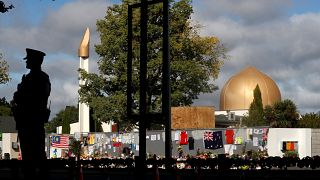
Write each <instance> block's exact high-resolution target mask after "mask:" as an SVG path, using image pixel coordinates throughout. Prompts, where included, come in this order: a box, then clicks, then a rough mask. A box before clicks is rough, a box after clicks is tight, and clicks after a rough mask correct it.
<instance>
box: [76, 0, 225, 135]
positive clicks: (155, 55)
mask: <svg viewBox="0 0 320 180" xmlns="http://www.w3.org/2000/svg"><path fill="white" fill-rule="evenodd" d="M136 2H140V1H136V0H123V1H122V4H117V5H113V6H111V7H109V8H108V9H107V12H106V16H105V18H104V19H100V20H98V21H97V30H98V32H99V33H100V39H101V44H98V45H96V46H95V48H96V49H95V50H96V52H97V53H98V54H99V55H100V57H101V59H100V60H99V62H98V65H99V71H100V73H99V74H87V73H86V72H84V71H83V70H80V72H81V78H82V79H84V80H85V82H86V83H85V85H83V86H81V88H80V90H79V93H80V97H81V98H80V101H81V102H86V103H88V104H89V105H90V107H92V108H93V112H94V114H93V118H94V120H96V121H99V122H110V121H113V122H115V123H118V124H119V125H120V129H121V130H124V129H127V130H128V128H132V127H133V124H134V122H133V121H130V120H129V119H127V117H126V105H127V100H126V88H127V87H126V83H127V67H126V66H127V45H128V42H127V19H128V15H127V7H128V4H134V3H136ZM148 11H149V13H148V15H149V18H148V51H147V59H148V62H147V67H148V69H147V83H146V84H145V85H146V86H147V106H148V108H147V111H148V112H160V111H161V84H162V35H163V34H162V24H163V17H162V3H159V4H155V5H152V6H149V8H148ZM192 13H193V10H192V6H191V1H190V0H180V1H174V2H173V3H172V4H171V8H170V20H169V21H170V22H169V23H170V24H169V27H170V35H169V36H170V61H171V63H170V64H171V77H170V79H171V93H172V94H171V96H172V102H171V103H172V106H188V105H191V104H192V102H193V100H194V99H197V98H198V95H199V94H200V93H210V92H213V91H214V90H216V89H217V86H216V85H215V84H214V80H215V79H216V78H217V77H218V74H219V71H220V67H221V65H222V64H223V61H224V60H225V59H226V58H227V57H226V55H225V48H224V47H223V45H222V44H221V43H220V41H219V39H218V38H217V37H201V36H200V35H199V34H198V31H199V26H198V25H191V22H190V18H191V14H192ZM132 22H133V28H132V29H133V42H132V47H133V59H132V62H133V67H132V69H133V83H132V85H133V93H132V96H133V98H134V101H133V103H134V104H133V107H134V109H133V111H134V112H138V109H139V87H140V85H139V69H140V67H139V62H140V27H139V24H140V10H139V8H136V9H134V10H133V19H132Z"/></svg>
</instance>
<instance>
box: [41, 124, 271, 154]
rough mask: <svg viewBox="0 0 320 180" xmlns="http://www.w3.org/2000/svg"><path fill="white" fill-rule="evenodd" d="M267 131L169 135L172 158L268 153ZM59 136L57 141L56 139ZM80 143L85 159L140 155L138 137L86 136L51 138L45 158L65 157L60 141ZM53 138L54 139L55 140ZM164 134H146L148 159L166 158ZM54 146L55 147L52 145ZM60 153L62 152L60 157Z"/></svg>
mask: <svg viewBox="0 0 320 180" xmlns="http://www.w3.org/2000/svg"><path fill="white" fill-rule="evenodd" d="M268 130H269V129H268V128H266V127H259V128H242V129H237V128H221V129H217V128H215V129H197V130H174V131H172V154H173V156H176V157H179V156H187V155H189V156H196V155H198V154H200V153H201V154H203V153H207V154H213V155H217V154H228V155H233V154H244V153H246V152H248V151H259V150H260V151H267V149H266V146H267V143H268ZM59 136H60V139H59V138H57V137H59ZM63 136H68V137H69V139H73V138H75V139H78V140H81V141H82V152H83V153H84V154H86V155H87V156H88V157H94V156H111V157H113V156H117V157H119V156H123V155H125V154H126V150H128V149H129V151H130V154H131V155H138V154H139V136H138V133H113V132H108V133H86V134H73V135H61V134H50V135H48V138H47V139H49V141H50V142H48V143H47V144H48V149H47V152H48V157H51V158H55V157H61V156H64V155H66V154H67V152H65V151H67V149H68V148H66V147H62V146H59V145H57V144H59V143H67V144H69V143H71V140H70V142H62V139H63V138H62V137H63ZM54 138H55V139H54ZM58 140H60V142H58ZM164 141H165V132H164V131H147V135H146V143H147V153H148V154H149V155H153V154H156V155H159V156H164V155H165V142H164ZM53 142H54V143H55V144H53ZM61 151H63V152H62V153H61Z"/></svg>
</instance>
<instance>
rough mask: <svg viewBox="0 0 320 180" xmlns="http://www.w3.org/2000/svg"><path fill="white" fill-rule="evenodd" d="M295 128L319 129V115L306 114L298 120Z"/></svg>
mask: <svg viewBox="0 0 320 180" xmlns="http://www.w3.org/2000/svg"><path fill="white" fill-rule="evenodd" d="M297 127H299V128H320V114H319V113H306V114H305V115H302V117H301V119H299V121H298V124H297Z"/></svg>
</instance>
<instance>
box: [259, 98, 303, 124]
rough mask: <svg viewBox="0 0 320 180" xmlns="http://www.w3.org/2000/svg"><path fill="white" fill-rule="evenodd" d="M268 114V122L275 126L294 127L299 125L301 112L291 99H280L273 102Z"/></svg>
mask: <svg viewBox="0 0 320 180" xmlns="http://www.w3.org/2000/svg"><path fill="white" fill-rule="evenodd" d="M267 113H268V114H266V112H265V114H266V116H265V118H266V117H270V119H269V120H268V122H270V126H271V127H274V128H293V127H296V126H297V123H298V119H299V113H298V111H297V107H296V105H295V104H294V103H293V102H292V101H291V100H289V99H285V100H283V101H279V102H276V103H274V104H273V106H272V107H271V108H269V107H268V111H267Z"/></svg>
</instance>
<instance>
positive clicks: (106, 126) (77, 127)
mask: <svg viewBox="0 0 320 180" xmlns="http://www.w3.org/2000/svg"><path fill="white" fill-rule="evenodd" d="M79 130H80V123H79V122H76V123H72V124H70V134H74V133H75V132H80V131H79ZM102 130H103V132H111V131H112V125H111V123H104V122H103V123H102ZM56 133H57V134H62V126H58V127H57V129H56Z"/></svg>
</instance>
